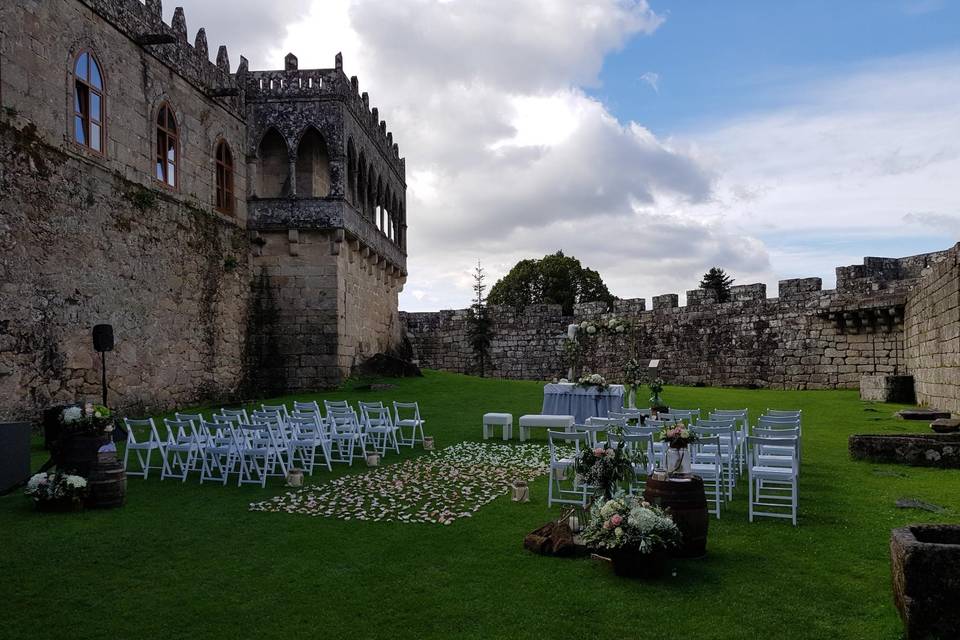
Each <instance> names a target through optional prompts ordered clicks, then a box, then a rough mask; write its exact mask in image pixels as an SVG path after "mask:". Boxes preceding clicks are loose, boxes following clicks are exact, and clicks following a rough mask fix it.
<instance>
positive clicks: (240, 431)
mask: <svg viewBox="0 0 960 640" xmlns="http://www.w3.org/2000/svg"><path fill="white" fill-rule="evenodd" d="M230 429H231V430H232V432H233V438H234V440H235V441H236V442H237V443H238V446H237V453H236V455H237V461H238V462H239V464H240V469H239V471H240V473H239V476H238V477H237V486H238V487H239V486H240V485H243V484H259V485H260V486H261V487H265V486H267V474H268V472H269V468H270V466H271V464H272V463H273V461H274V456H275V455H276V447H275V446H273V443H272V441H271V438H270V437H269V433H270V431H269V429H267V434H268V435H267V436H266V437H265V436H264V435H263V433H262V431H263V429H262V427H261V426H260V425H251V424H242V425H240V426H239V427H236V426H233V425H231V426H230Z"/></svg>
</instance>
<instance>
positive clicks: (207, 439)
mask: <svg viewBox="0 0 960 640" xmlns="http://www.w3.org/2000/svg"><path fill="white" fill-rule="evenodd" d="M232 426H233V424H232V423H229V422H228V423H222V422H208V421H206V420H200V422H199V424H197V430H198V433H199V434H200V437H201V438H202V439H203V440H204V443H205V444H210V443H213V444H214V445H222V444H224V441H226V440H232V438H230V436H229V435H228V434H231V428H232Z"/></svg>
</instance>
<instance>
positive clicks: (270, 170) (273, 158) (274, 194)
mask: <svg viewBox="0 0 960 640" xmlns="http://www.w3.org/2000/svg"><path fill="white" fill-rule="evenodd" d="M257 155H258V156H259V158H260V168H259V171H258V172H257V173H258V175H259V178H260V185H259V189H258V190H257V195H259V196H260V197H261V198H282V197H284V196H286V195H287V194H288V193H289V192H290V156H289V153H288V152H287V143H286V141H285V140H284V139H283V136H281V135H280V132H279V131H277V130H276V129H273V128H271V129H270V130H269V131H267V132H266V133H265V134H264V136H263V138H262V139H261V140H260V147H259V149H258V151H257Z"/></svg>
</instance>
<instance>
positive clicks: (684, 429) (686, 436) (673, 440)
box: [660, 422, 700, 449]
mask: <svg viewBox="0 0 960 640" xmlns="http://www.w3.org/2000/svg"><path fill="white" fill-rule="evenodd" d="M660 439H661V440H663V441H664V442H666V443H667V444H668V445H670V448H671V449H686V448H687V447H688V446H690V444H691V443H692V442H696V441H697V440H699V439H700V436H698V435H697V434H696V433H694V432H693V431H692V430H691V429H690V427H688V426H686V425H685V424H683V423H682V422H678V423H677V424H675V425H673V426H672V427H671V426H669V425H667V426H665V427H663V429H661V430H660Z"/></svg>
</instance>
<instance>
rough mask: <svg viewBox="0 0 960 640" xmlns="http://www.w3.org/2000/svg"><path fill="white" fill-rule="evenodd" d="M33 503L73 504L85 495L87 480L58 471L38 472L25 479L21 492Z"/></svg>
mask: <svg viewBox="0 0 960 640" xmlns="http://www.w3.org/2000/svg"><path fill="white" fill-rule="evenodd" d="M23 493H24V494H25V495H27V496H29V497H31V498H33V500H34V502H35V503H60V504H63V505H74V504H79V502H80V501H81V500H82V499H83V498H84V497H86V495H87V480H86V478H84V477H82V476H74V475H69V474H66V473H61V472H60V471H56V472H50V473H43V472H41V473H38V474H36V475H34V476H33V477H31V478H30V479H29V480H28V481H27V488H26V489H24V492H23Z"/></svg>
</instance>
